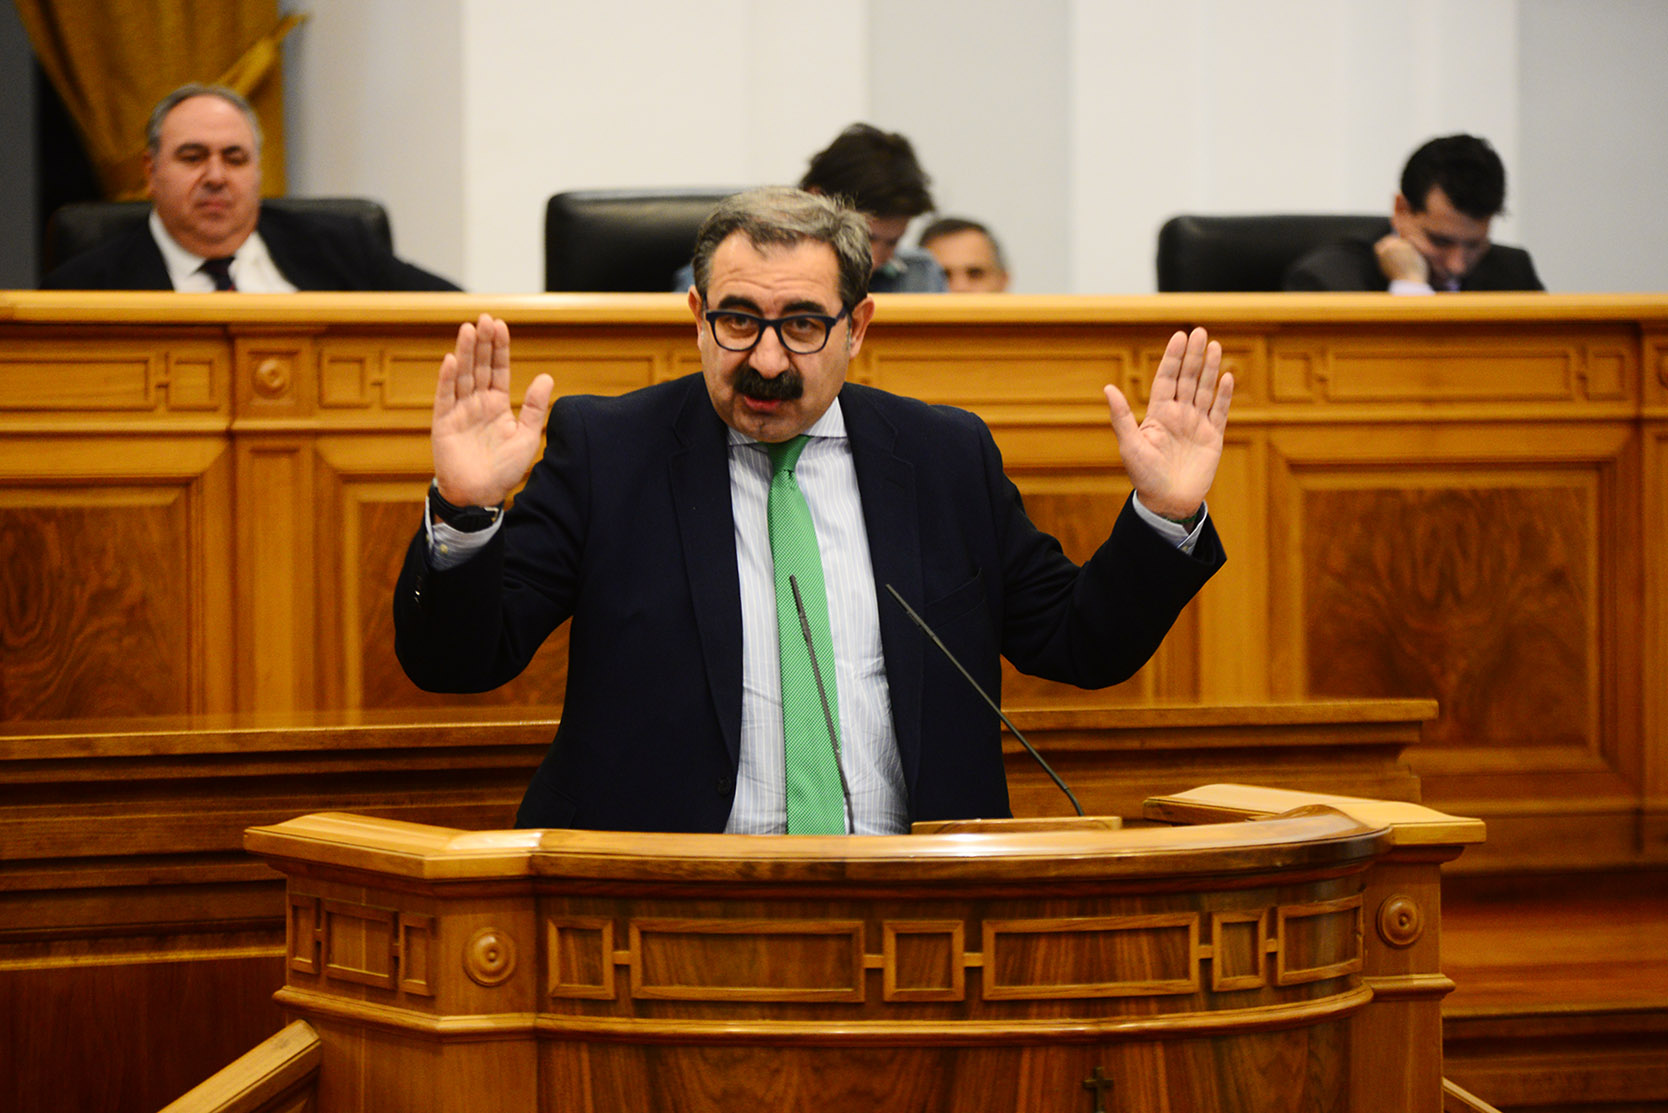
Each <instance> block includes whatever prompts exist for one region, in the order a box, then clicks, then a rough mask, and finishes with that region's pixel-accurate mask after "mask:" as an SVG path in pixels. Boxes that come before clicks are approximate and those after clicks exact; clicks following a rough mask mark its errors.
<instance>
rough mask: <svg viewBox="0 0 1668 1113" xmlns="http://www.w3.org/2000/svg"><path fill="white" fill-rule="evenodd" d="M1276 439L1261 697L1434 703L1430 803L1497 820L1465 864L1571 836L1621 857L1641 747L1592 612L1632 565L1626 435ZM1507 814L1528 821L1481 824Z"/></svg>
mask: <svg viewBox="0 0 1668 1113" xmlns="http://www.w3.org/2000/svg"><path fill="white" fill-rule="evenodd" d="M1410 443H1416V444H1417V452H1410V451H1409V450H1408V447H1407V446H1408V445H1409V444H1410ZM1273 447H1274V451H1275V456H1276V460H1277V464H1276V467H1275V469H1274V475H1273V476H1272V480H1271V481H1272V483H1273V484H1274V485H1275V487H1276V491H1275V494H1274V497H1273V500H1272V501H1273V503H1274V505H1275V506H1276V507H1278V508H1280V513H1279V514H1278V515H1277V516H1276V522H1275V528H1274V530H1273V531H1271V535H1272V536H1273V537H1275V538H1277V539H1278V541H1277V543H1278V544H1281V545H1284V546H1285V547H1286V548H1287V550H1288V551H1289V552H1291V553H1292V554H1293V556H1294V560H1293V562H1292V563H1291V565H1289V566H1288V568H1287V570H1286V571H1285V573H1284V574H1283V575H1281V576H1279V577H1277V578H1276V581H1275V584H1274V586H1273V590H1274V597H1275V610H1276V615H1275V618H1274V620H1273V625H1274V626H1275V627H1277V628H1280V627H1284V628H1286V629H1290V630H1292V631H1295V632H1296V634H1297V636H1296V637H1294V638H1293V639H1292V641H1291V642H1290V643H1289V645H1288V646H1286V647H1285V648H1284V651H1283V652H1282V653H1280V654H1279V655H1278V656H1277V658H1276V662H1275V663H1276V666H1277V667H1278V668H1280V669H1282V670H1283V671H1284V675H1283V676H1282V677H1278V678H1276V683H1277V685H1278V686H1279V687H1278V688H1277V690H1284V691H1290V692H1294V693H1301V694H1302V695H1304V696H1307V697H1323V698H1324V697H1333V698H1337V697H1344V696H1356V697H1364V696H1369V695H1372V694H1375V693H1377V694H1387V693H1389V692H1392V691H1393V692H1395V693H1396V694H1398V695H1417V696H1428V697H1432V698H1435V699H1437V700H1438V701H1439V703H1440V705H1441V707H1442V714H1441V716H1440V717H1439V719H1438V720H1437V722H1436V723H1434V724H1433V725H1432V726H1431V727H1430V728H1429V729H1428V730H1427V745H1426V746H1424V747H1422V748H1421V749H1420V751H1419V753H1418V754H1416V755H1415V756H1414V759H1413V760H1414V763H1415V767H1416V768H1417V770H1418V771H1419V772H1420V774H1421V777H1422V778H1423V779H1424V782H1425V792H1426V799H1427V800H1430V801H1432V802H1434V803H1437V804H1439V805H1440V806H1443V807H1457V808H1461V809H1462V810H1464V809H1466V808H1473V806H1474V808H1473V810H1475V811H1476V812H1477V814H1479V815H1482V816H1483V817H1485V818H1487V819H1489V821H1490V822H1491V824H1494V826H1493V827H1492V828H1491V831H1492V835H1491V839H1490V844H1489V847H1487V848H1485V849H1484V850H1483V851H1481V852H1480V853H1478V854H1477V855H1476V856H1475V859H1476V861H1475V862H1474V863H1473V864H1472V865H1473V868H1476V867H1477V866H1485V867H1486V866H1487V865H1488V863H1489V862H1490V860H1491V859H1492V858H1493V857H1494V856H1496V855H1500V854H1502V853H1504V854H1510V855H1516V854H1529V855H1532V856H1543V857H1544V858H1545V859H1546V860H1547V863H1548V864H1551V862H1552V861H1555V860H1557V859H1558V858H1559V857H1560V856H1561V855H1565V854H1567V853H1568V852H1569V851H1568V847H1569V845H1570V843H1569V840H1571V839H1576V838H1577V832H1578V831H1579V838H1578V841H1579V843H1580V845H1581V849H1580V851H1579V854H1580V855H1581V856H1582V857H1583V858H1595V857H1607V858H1610V859H1612V860H1623V859H1625V858H1626V857H1627V856H1629V855H1630V854H1631V851H1629V850H1628V849H1627V848H1628V847H1629V846H1631V845H1633V844H1634V842H1635V839H1636V834H1635V830H1634V827H1635V823H1636V819H1637V814H1638V808H1639V807H1640V804H1641V800H1640V794H1639V793H1640V788H1639V783H1638V775H1637V770H1638V769H1639V759H1640V747H1641V739H1640V736H1639V733H1638V727H1637V720H1636V719H1634V718H1632V717H1630V716H1629V715H1628V714H1627V713H1626V707H1627V703H1626V701H1624V700H1621V699H1619V698H1617V695H1616V691H1615V688H1614V687H1613V678H1618V677H1622V676H1625V675H1627V669H1628V667H1629V663H1630V661H1629V658H1627V657H1623V656H1621V655H1620V654H1619V653H1618V650H1617V639H1618V636H1620V637H1621V638H1623V639H1625V638H1626V637H1627V636H1629V635H1628V634H1627V631H1626V630H1625V629H1623V630H1622V631H1620V633H1619V634H1618V631H1617V629H1616V623H1618V622H1621V623H1624V624H1625V623H1626V621H1627V620H1626V619H1625V617H1622V616H1616V615H1615V612H1614V610H1612V609H1608V608H1606V607H1605V606H1604V599H1605V595H1604V593H1605V590H1606V588H1605V585H1607V584H1613V583H1617V582H1618V581H1622V582H1625V580H1626V578H1627V570H1628V569H1629V568H1630V567H1632V561H1633V557H1632V551H1633V548H1634V547H1633V546H1631V545H1629V544H1628V543H1627V536H1626V532H1625V531H1621V532H1619V531H1618V530H1617V528H1616V523H1617V521H1618V508H1619V507H1620V506H1622V505H1623V504H1625V503H1626V502H1627V501H1628V493H1627V488H1628V486H1629V485H1627V484H1625V483H1624V482H1623V479H1624V477H1625V476H1627V475H1630V474H1632V468H1631V467H1630V466H1629V465H1628V462H1627V461H1628V460H1629V458H1630V454H1631V452H1632V451H1633V449H1632V440H1631V437H1630V435H1629V432H1628V430H1627V429H1626V428H1625V427H1616V426H1614V425H1608V424H1597V425H1578V426H1571V427H1542V426H1522V427H1513V426H1488V427H1467V426H1441V427H1437V428H1422V429H1404V428H1399V427H1395V426H1386V427H1380V428H1372V429H1349V430H1343V431H1332V430H1328V429H1324V428H1315V429H1287V430H1282V431H1281V432H1280V433H1279V434H1277V436H1276V437H1275V438H1274V446H1273ZM1531 800H1533V801H1535V803H1533V804H1531V803H1530V801H1531ZM1513 812H1516V813H1518V815H1519V816H1524V817H1526V816H1527V815H1534V816H1535V817H1536V819H1535V821H1534V822H1528V821H1527V820H1526V818H1525V820H1524V821H1521V822H1516V823H1507V824H1505V825H1504V826H1502V825H1499V824H1497V823H1496V817H1499V816H1502V815H1504V814H1508V813H1513ZM1548 812H1550V813H1551V814H1550V815H1548V814H1546V813H1548ZM1595 823H1596V827H1595V826H1592V824H1595ZM1525 840H1529V841H1525ZM1601 847H1602V849H1601Z"/></svg>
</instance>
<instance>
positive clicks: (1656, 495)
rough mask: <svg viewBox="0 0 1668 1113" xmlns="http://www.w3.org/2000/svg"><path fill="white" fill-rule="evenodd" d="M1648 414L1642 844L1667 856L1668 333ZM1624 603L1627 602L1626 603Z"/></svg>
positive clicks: (1659, 335) (1647, 373)
mask: <svg viewBox="0 0 1668 1113" xmlns="http://www.w3.org/2000/svg"><path fill="white" fill-rule="evenodd" d="M1643 349H1644V359H1643V363H1644V375H1643V382H1644V390H1643V397H1644V415H1645V420H1644V422H1643V424H1642V428H1641V434H1640V440H1641V449H1642V463H1641V467H1640V472H1641V484H1640V493H1641V501H1642V507H1641V513H1640V521H1641V523H1642V527H1643V542H1642V544H1641V545H1640V554H1641V559H1642V562H1643V564H1642V569H1641V578H1642V580H1643V584H1642V588H1641V597H1642V601H1643V611H1642V617H1643V620H1644V645H1643V653H1642V658H1641V661H1640V666H1639V675H1640V677H1642V678H1644V681H1645V682H1644V683H1643V684H1641V685H1640V695H1641V697H1642V699H1643V701H1644V702H1643V706H1642V708H1641V717H1642V720H1643V732H1644V738H1645V740H1646V746H1645V752H1644V760H1645V765H1644V772H1643V780H1644V787H1645V805H1646V806H1645V819H1644V830H1643V831H1642V833H1641V842H1642V844H1643V846H1644V848H1645V852H1646V853H1647V854H1650V855H1652V856H1653V857H1657V858H1662V857H1668V742H1665V741H1663V740H1664V739H1668V684H1664V683H1659V682H1653V680H1652V678H1655V679H1656V681H1660V680H1661V678H1663V677H1668V333H1664V332H1660V331H1654V330H1647V331H1646V332H1645V336H1644V344H1643ZM1621 605H1623V606H1626V605H1627V604H1626V603H1625V602H1623V603H1622V604H1621Z"/></svg>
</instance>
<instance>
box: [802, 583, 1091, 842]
mask: <svg viewBox="0 0 1668 1113" xmlns="http://www.w3.org/2000/svg"><path fill="white" fill-rule="evenodd" d="M886 590H887V591H889V592H891V593H892V598H894V599H896V600H897V601H898V606H900V607H902V608H903V609H904V613H905V614H907V615H908V616H909V620H910V621H911V622H913V623H915V625H917V626H919V627H920V628H921V633H923V634H925V635H926V636H927V637H928V639H930V640H931V641H932V644H934V645H936V646H937V647H938V651H939V652H940V653H942V654H944V657H945V659H946V660H948V661H949V662H950V663H951V664H952V665H954V666H956V671H957V672H959V673H961V674H962V676H964V677H966V678H967V682H968V683H969V684H971V685H973V690H974V691H975V692H977V693H979V696H980V698H981V699H983V700H984V701H985V702H986V703H988V704H990V709H991V710H992V711H994V712H996V715H997V717H998V718H1000V719H1001V720H1002V722H1003V724H1004V725H1005V726H1006V727H1007V728H1008V729H1009V730H1010V731H1012V732H1013V736H1014V737H1015V738H1017V739H1019V744H1020V745H1021V746H1024V747H1025V752H1026V753H1028V754H1030V755H1031V756H1032V757H1033V758H1035V759H1036V761H1037V764H1038V765H1040V766H1042V771H1043V772H1044V773H1047V774H1048V778H1049V780H1051V781H1053V782H1054V783H1055V784H1057V785H1059V786H1060V791H1061V792H1063V793H1065V794H1066V799H1067V800H1070V801H1071V806H1072V807H1074V808H1076V809H1077V814H1078V815H1082V814H1083V805H1082V804H1079V803H1078V802H1077V797H1076V796H1074V795H1072V791H1071V789H1069V788H1067V787H1066V782H1065V781H1062V780H1061V779H1060V775H1059V774H1058V773H1056V772H1055V771H1054V769H1053V768H1052V767H1051V766H1050V765H1049V764H1048V762H1046V761H1044V760H1043V756H1042V755H1041V754H1039V753H1038V752H1037V748H1036V747H1035V746H1033V745H1031V743H1030V742H1027V741H1026V740H1025V736H1024V735H1023V734H1021V733H1019V728H1018V727H1016V726H1014V725H1013V723H1012V722H1010V721H1009V719H1008V717H1007V716H1006V715H1004V714H1002V709H1001V708H1000V707H997V706H996V701H995V700H993V699H991V698H990V696H989V694H988V693H986V691H985V690H984V689H983V688H981V687H979V682H978V681H977V680H974V679H973V674H972V673H970V672H968V671H967V669H965V668H964V667H963V666H962V663H961V662H960V661H958V660H956V655H955V654H954V653H951V652H950V647H949V646H947V645H945V644H944V642H943V641H942V640H941V639H940V638H939V636H938V635H937V634H935V633H933V632H932V627H930V626H928V625H927V622H926V619H924V618H922V617H921V616H920V615H918V614H916V613H915V608H914V607H911V606H910V605H909V604H908V603H906V602H904V597H903V596H902V595H899V594H898V589H897V588H895V587H893V586H892V585H891V584H887V585H886ZM795 598H796V599H797V598H798V594H797V589H796V592H795Z"/></svg>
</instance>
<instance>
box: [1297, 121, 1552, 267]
mask: <svg viewBox="0 0 1668 1113" xmlns="http://www.w3.org/2000/svg"><path fill="white" fill-rule="evenodd" d="M1505 207H1506V167H1505V165H1504V164H1503V163H1501V161H1500V156H1499V155H1498V154H1496V153H1495V150H1494V148H1493V147H1491V146H1490V145H1489V143H1488V140H1486V139H1479V138H1477V137H1476V136H1474V135H1447V136H1443V137H1441V138H1439V139H1432V140H1431V141H1430V142H1428V143H1425V144H1424V145H1422V146H1421V147H1420V148H1419V149H1418V150H1416V151H1414V152H1413V154H1412V155H1411V156H1409V158H1408V160H1407V165H1406V166H1404V167H1403V168H1402V180H1401V191H1400V192H1399V193H1397V194H1396V198H1395V200H1394V202H1392V204H1391V213H1390V220H1389V223H1388V224H1386V225H1385V226H1384V231H1383V232H1382V234H1379V235H1377V236H1374V237H1371V238H1365V239H1351V240H1340V241H1339V242H1337V243H1331V244H1327V245H1325V246H1324V247H1319V248H1316V249H1315V250H1314V251H1311V252H1309V253H1308V254H1307V255H1304V256H1303V257H1302V258H1300V259H1298V260H1297V262H1295V263H1293V264H1292V265H1291V267H1290V268H1289V269H1288V270H1287V271H1286V277H1285V288H1286V289H1287V290H1341V291H1349V290H1358V291H1369V290H1387V291H1389V292H1390V293H1392V294H1429V293H1452V292H1457V291H1461V290H1541V289H1545V287H1543V286H1542V285H1541V280H1540V276H1539V275H1537V274H1536V273H1535V265H1534V263H1532V262H1531V261H1530V259H1529V253H1528V252H1527V251H1525V250H1523V249H1522V248H1520V247H1506V246H1503V245H1501V244H1496V243H1494V242H1493V241H1492V240H1491V239H1490V238H1489V225H1490V224H1491V223H1492V222H1493V220H1494V218H1495V217H1497V216H1499V215H1500V212H1501V210H1503V209H1504V208H1505Z"/></svg>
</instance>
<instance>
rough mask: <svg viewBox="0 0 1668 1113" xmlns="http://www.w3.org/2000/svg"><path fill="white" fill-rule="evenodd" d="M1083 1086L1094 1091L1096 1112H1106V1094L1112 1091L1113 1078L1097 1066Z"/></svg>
mask: <svg viewBox="0 0 1668 1113" xmlns="http://www.w3.org/2000/svg"><path fill="white" fill-rule="evenodd" d="M1083 1088H1084V1089H1085V1090H1092V1091H1094V1095H1095V1109H1094V1113H1106V1095H1107V1094H1109V1093H1111V1091H1112V1080H1111V1079H1110V1078H1108V1077H1106V1075H1105V1073H1104V1072H1102V1071H1101V1069H1100V1068H1099V1067H1096V1068H1095V1070H1094V1073H1093V1074H1091V1075H1089V1077H1088V1078H1085V1079H1084V1080H1083Z"/></svg>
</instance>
